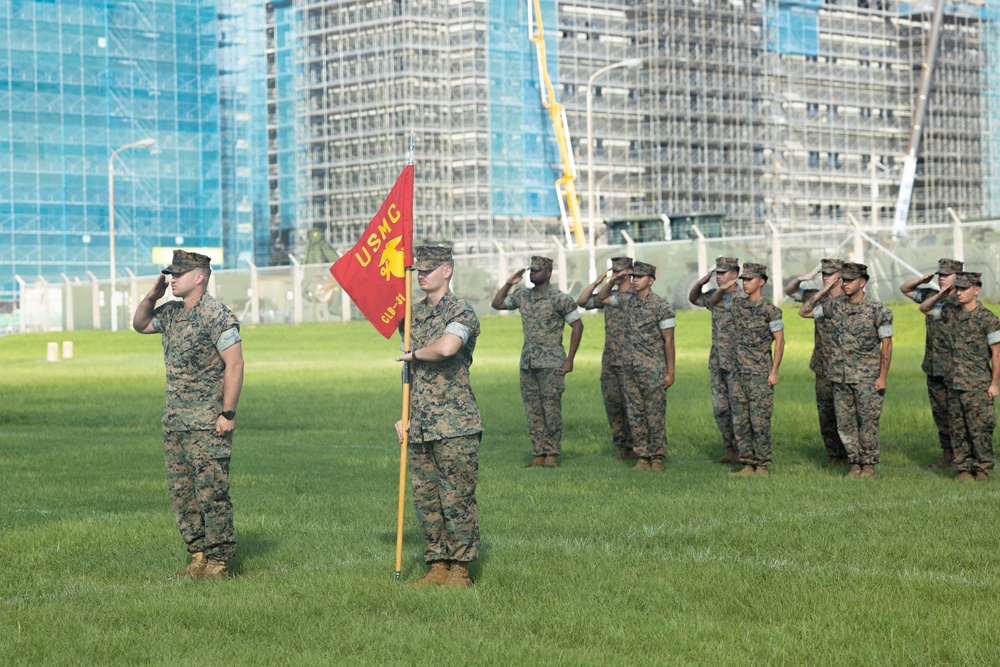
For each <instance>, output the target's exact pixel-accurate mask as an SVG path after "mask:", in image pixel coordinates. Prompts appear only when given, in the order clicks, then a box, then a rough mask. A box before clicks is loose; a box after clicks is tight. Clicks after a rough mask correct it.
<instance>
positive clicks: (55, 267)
mask: <svg viewBox="0 0 1000 667" xmlns="http://www.w3.org/2000/svg"><path fill="white" fill-rule="evenodd" d="M248 5H249V8H248ZM255 9H256V11H257V12H258V13H259V17H257V18H254V17H253V16H250V15H249V13H251V12H252V11H254V10H255ZM255 21H256V24H257V26H258V28H256V29H254V25H255V23H254V22H255ZM255 40H256V42H255ZM254 53H256V54H257V57H256V59H255V58H253V57H252V56H253V54H254ZM263 65H264V60H263V2H256V3H246V2H235V1H233V0H219V1H218V2H215V1H209V0H200V1H182V0H176V1H157V2H151V1H149V0H141V1H132V2H118V1H113V0H103V1H97V2H92V1H89V0H87V1H83V0H67V1H64V2H58V3H53V2H43V1H40V0H7V1H5V2H0V300H4V299H12V298H14V295H15V293H16V289H17V288H16V285H17V280H16V278H15V276H17V277H20V278H21V280H24V281H26V282H29V283H33V282H35V281H36V280H37V279H38V278H39V277H41V278H43V279H44V280H47V281H48V282H50V283H51V282H59V281H61V280H63V276H65V277H66V278H67V279H74V280H75V279H82V280H87V279H88V273H89V274H91V275H93V276H95V277H96V278H97V279H102V280H103V279H106V278H107V277H108V276H109V275H110V273H111V268H110V263H111V234H110V232H111V215H110V214H111V211H110V208H109V202H110V201H111V199H112V196H113V201H114V240H115V251H116V252H115V268H116V274H117V275H118V276H119V277H124V276H125V274H126V270H128V271H132V272H133V273H135V274H139V275H142V274H149V273H152V272H155V271H156V270H157V267H158V266H161V263H160V261H159V259H154V249H155V248H167V249H169V248H174V247H178V246H184V247H189V248H212V249H221V251H222V253H221V254H222V255H223V257H224V264H225V265H227V266H235V265H237V263H239V262H240V261H241V260H242V259H252V257H253V249H254V229H255V227H256V225H255V217H266V180H265V179H264V167H263V165H264V160H265V156H266V152H265V149H264V141H263V136H264V123H265V120H266V116H265V109H264V107H263V105H262V104H257V103H256V102H255V100H257V99H261V98H262V97H263V85H264V77H263ZM255 68H258V69H259V75H255V74H254V69H255ZM255 86H256V88H255ZM154 141H155V144H153V145H152V146H150V145H148V144H150V143H152V142H154ZM130 144H138V145H136V146H132V147H130V148H127V149H125V150H121V151H119V149H122V148H123V147H126V146H129V145H130ZM113 154H115V157H114V158H113V160H114V165H113V167H114V178H113V179H112V180H110V181H109V178H108V175H109V165H110V162H111V160H112V155H113ZM255 160H256V161H257V163H259V164H255ZM265 227H266V225H265ZM265 245H266V244H265Z"/></svg>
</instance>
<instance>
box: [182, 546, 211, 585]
mask: <svg viewBox="0 0 1000 667" xmlns="http://www.w3.org/2000/svg"><path fill="white" fill-rule="evenodd" d="M207 560H208V559H207V558H205V552H204V551H195V552H194V553H193V554H191V562H190V563H188V566H187V567H186V568H184V569H183V570H181V571H180V572H178V573H177V574H175V575H174V578H175V579H183V578H184V577H200V576H201V573H202V572H204V570H205V561H207Z"/></svg>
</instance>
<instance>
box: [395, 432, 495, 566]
mask: <svg viewBox="0 0 1000 667" xmlns="http://www.w3.org/2000/svg"><path fill="white" fill-rule="evenodd" d="M482 437H483V434H482V433H475V434H473V435H461V436H457V437H454V438H444V439H442V440H433V441H430V442H422V443H416V444H414V445H412V447H411V448H410V456H409V459H410V482H411V483H412V484H413V507H414V508H415V510H416V514H417V522H418V523H419V524H420V532H421V534H422V535H423V536H424V544H425V545H426V546H425V548H424V560H425V561H427V562H428V563H433V562H434V561H439V560H457V561H462V562H464V563H467V562H470V561H474V560H476V556H478V555H479V511H478V509H477V508H476V482H477V481H478V479H479V442H480V439H481V438H482Z"/></svg>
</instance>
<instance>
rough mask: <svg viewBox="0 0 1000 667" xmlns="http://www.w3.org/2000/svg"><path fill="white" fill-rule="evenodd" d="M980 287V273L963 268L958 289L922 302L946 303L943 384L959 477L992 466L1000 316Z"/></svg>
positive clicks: (984, 476) (984, 474) (984, 472)
mask: <svg viewBox="0 0 1000 667" xmlns="http://www.w3.org/2000/svg"><path fill="white" fill-rule="evenodd" d="M981 287H982V274H979V273H972V272H959V273H958V274H957V275H956V278H955V280H954V287H952V288H950V289H946V290H945V291H944V292H942V293H941V295H939V296H935V297H932V298H930V299H928V301H927V302H925V304H922V305H921V310H922V311H924V312H927V309H928V306H930V308H929V310H930V311H931V312H934V310H936V309H937V305H938V304H939V303H940V302H941V301H946V303H945V305H944V307H943V308H941V311H940V312H941V315H940V317H941V322H942V324H943V329H944V331H945V345H946V349H947V352H948V355H949V362H950V363H949V364H948V368H947V370H946V372H945V382H946V383H947V385H948V409H949V412H950V415H951V430H950V432H951V443H952V448H953V450H954V454H955V466H956V467H957V468H958V470H959V474H958V478H957V479H958V480H959V481H967V480H972V479H976V480H979V481H986V480H988V479H989V475H990V473H991V472H992V471H993V464H994V459H993V430H994V428H996V412H995V411H994V407H993V402H994V399H995V398H996V397H997V395H998V394H1000V389H998V378H1000V319H998V318H997V316H996V315H995V314H994V313H993V312H991V311H990V310H989V309H988V308H986V307H985V306H983V305H982V304H981V303H980V302H979V300H978V297H979V291H980V289H981ZM950 297H954V298H950ZM935 301H936V303H932V302H935Z"/></svg>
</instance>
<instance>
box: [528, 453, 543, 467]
mask: <svg viewBox="0 0 1000 667" xmlns="http://www.w3.org/2000/svg"><path fill="white" fill-rule="evenodd" d="M544 465H545V457H544V456H536V457H535V458H533V459H531V463H528V464H526V465H525V466H524V467H525V468H540V467H542V466H544Z"/></svg>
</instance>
